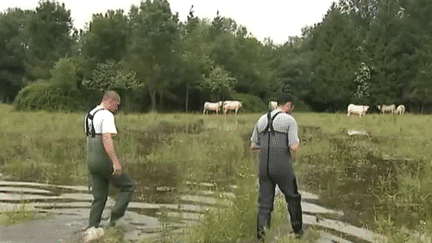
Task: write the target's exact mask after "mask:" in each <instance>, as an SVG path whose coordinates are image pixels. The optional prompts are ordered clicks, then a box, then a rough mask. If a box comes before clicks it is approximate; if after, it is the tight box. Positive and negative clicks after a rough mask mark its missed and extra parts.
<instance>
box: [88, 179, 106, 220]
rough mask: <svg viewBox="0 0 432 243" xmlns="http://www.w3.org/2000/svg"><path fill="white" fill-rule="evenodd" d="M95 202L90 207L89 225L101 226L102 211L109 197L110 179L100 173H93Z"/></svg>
mask: <svg viewBox="0 0 432 243" xmlns="http://www.w3.org/2000/svg"><path fill="white" fill-rule="evenodd" d="M91 181H92V194H93V198H94V199H93V202H92V205H91V209H90V220H89V227H93V226H94V227H99V223H100V221H101V217H102V212H103V210H104V208H105V204H106V201H107V199H108V186H109V181H108V180H107V179H105V178H104V177H102V176H101V175H98V174H91Z"/></svg>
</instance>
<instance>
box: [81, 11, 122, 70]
mask: <svg viewBox="0 0 432 243" xmlns="http://www.w3.org/2000/svg"><path fill="white" fill-rule="evenodd" d="M128 34H129V26H128V19H127V16H126V15H124V13H123V10H117V11H114V10H108V11H107V12H106V13H105V15H103V14H94V15H93V17H92V21H91V22H90V23H89V28H88V31H87V32H85V33H83V35H82V36H81V38H80V46H81V48H80V49H81V53H80V54H81V55H83V56H84V58H85V65H84V68H86V70H85V73H88V74H91V73H92V71H93V69H94V68H95V67H96V64H97V63H104V62H106V61H107V60H113V61H115V62H119V61H121V60H122V59H123V58H124V57H125V56H126V39H127V36H128Z"/></svg>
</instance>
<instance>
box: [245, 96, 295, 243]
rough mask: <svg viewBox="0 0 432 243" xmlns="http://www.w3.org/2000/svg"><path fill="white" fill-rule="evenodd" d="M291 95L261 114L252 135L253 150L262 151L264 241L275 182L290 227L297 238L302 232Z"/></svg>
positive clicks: (261, 229)
mask: <svg viewBox="0 0 432 243" xmlns="http://www.w3.org/2000/svg"><path fill="white" fill-rule="evenodd" d="M291 102H292V99H291V97H290V95H288V94H283V95H281V96H280V97H279V98H278V100H277V108H276V109H275V110H273V111H269V112H268V113H267V114H265V115H263V116H261V117H260V118H259V119H258V122H257V123H256V125H255V128H254V131H253V134H252V137H251V150H253V151H254V150H259V160H260V163H259V198H258V204H259V205H258V215H257V238H258V239H259V240H260V241H264V235H265V230H266V228H268V227H270V221H271V212H272V211H273V201H274V196H275V188H276V185H278V186H279V188H280V190H281V191H282V193H283V194H284V195H285V200H286V202H287V204H288V211H289V214H290V219H291V226H292V228H293V231H294V233H295V234H296V237H300V236H302V235H303V229H302V224H303V222H302V209H301V204H300V201H301V195H300V194H299V193H298V190H297V181H296V178H295V176H294V173H293V170H292V166H291V152H294V151H296V150H297V149H298V145H299V139H298V135H297V122H296V120H295V119H294V118H293V117H292V116H291V115H290V114H291V112H292V108H293V106H292V103H291Z"/></svg>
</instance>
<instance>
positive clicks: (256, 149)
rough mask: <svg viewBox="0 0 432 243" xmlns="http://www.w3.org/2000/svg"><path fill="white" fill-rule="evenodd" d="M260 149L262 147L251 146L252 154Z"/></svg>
mask: <svg viewBox="0 0 432 243" xmlns="http://www.w3.org/2000/svg"><path fill="white" fill-rule="evenodd" d="M259 149H260V147H259V146H258V145H256V144H251V146H250V150H251V151H252V152H255V151H258V150H259Z"/></svg>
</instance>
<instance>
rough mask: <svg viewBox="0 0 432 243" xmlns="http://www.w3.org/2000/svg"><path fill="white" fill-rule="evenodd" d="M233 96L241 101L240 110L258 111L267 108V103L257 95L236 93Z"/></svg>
mask: <svg viewBox="0 0 432 243" xmlns="http://www.w3.org/2000/svg"><path fill="white" fill-rule="evenodd" d="M233 97H234V98H235V99H238V100H239V101H241V102H242V108H241V109H242V112H243V111H245V112H251V113H260V112H263V111H266V110H267V109H268V108H267V105H266V104H264V102H263V100H262V99H261V98H260V97H258V96H255V95H251V94H242V93H236V94H234V95H233Z"/></svg>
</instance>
